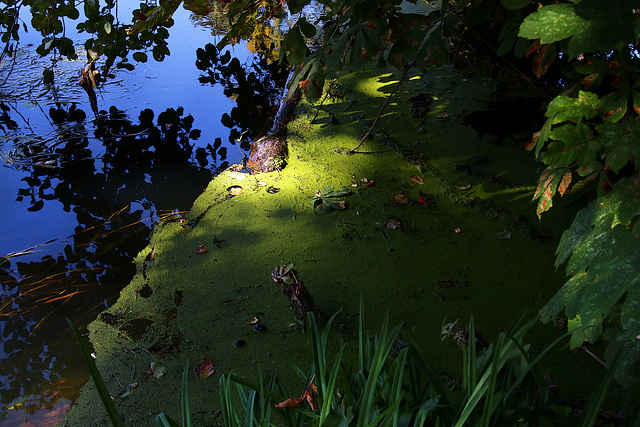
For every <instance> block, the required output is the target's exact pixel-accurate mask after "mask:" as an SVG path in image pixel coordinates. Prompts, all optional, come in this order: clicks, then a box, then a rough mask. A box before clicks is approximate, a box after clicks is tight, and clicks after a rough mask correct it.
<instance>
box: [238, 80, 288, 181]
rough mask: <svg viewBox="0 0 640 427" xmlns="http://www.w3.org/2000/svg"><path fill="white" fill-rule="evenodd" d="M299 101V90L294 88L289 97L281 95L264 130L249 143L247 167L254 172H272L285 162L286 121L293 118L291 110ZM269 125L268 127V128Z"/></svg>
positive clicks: (280, 167) (279, 168) (286, 150)
mask: <svg viewBox="0 0 640 427" xmlns="http://www.w3.org/2000/svg"><path fill="white" fill-rule="evenodd" d="M299 101H300V91H299V90H298V89H296V90H295V92H294V93H293V95H291V96H290V97H283V98H282V100H281V101H280V107H279V108H278V111H277V112H276V113H275V115H274V116H273V118H270V119H269V120H267V123H266V124H265V126H264V129H269V130H268V132H265V131H264V130H263V131H262V132H260V133H259V134H258V136H257V137H256V140H255V141H254V142H253V143H252V144H251V152H250V153H249V160H248V161H247V167H249V168H250V169H252V170H253V171H254V172H273V171H279V170H281V169H283V168H284V167H285V166H286V164H287V157H288V154H289V153H288V149H287V123H289V122H290V121H291V120H292V119H293V110H294V109H295V108H296V105H298V102H299ZM269 126H270V128H269Z"/></svg>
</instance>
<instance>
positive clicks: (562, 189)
mask: <svg viewBox="0 0 640 427" xmlns="http://www.w3.org/2000/svg"><path fill="white" fill-rule="evenodd" d="M569 184H571V171H568V172H567V173H565V174H564V176H563V177H562V181H560V185H558V193H560V195H561V196H564V194H565V193H567V189H568V188H569Z"/></svg>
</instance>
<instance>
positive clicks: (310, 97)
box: [289, 54, 324, 103]
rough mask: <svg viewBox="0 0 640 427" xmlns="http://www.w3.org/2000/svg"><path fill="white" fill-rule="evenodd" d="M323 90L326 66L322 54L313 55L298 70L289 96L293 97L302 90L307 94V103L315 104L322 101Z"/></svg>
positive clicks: (292, 81)
mask: <svg viewBox="0 0 640 427" xmlns="http://www.w3.org/2000/svg"><path fill="white" fill-rule="evenodd" d="M323 88H324V66H323V63H322V56H321V55H320V54H313V55H311V56H309V57H308V58H307V59H306V60H305V61H304V62H303V63H302V64H301V65H300V66H299V67H298V69H297V70H296V72H295V74H294V76H293V78H292V79H291V83H290V84H289V96H291V95H292V94H293V93H294V92H295V90H296V89H300V90H302V91H303V92H304V93H305V96H306V99H307V101H308V102H310V103H314V102H316V101H317V100H318V99H320V96H321V95H322V90H323Z"/></svg>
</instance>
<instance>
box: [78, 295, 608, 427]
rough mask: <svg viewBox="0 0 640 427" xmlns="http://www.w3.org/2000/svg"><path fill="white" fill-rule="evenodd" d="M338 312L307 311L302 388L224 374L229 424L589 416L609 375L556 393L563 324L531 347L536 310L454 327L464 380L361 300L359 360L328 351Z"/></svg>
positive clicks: (185, 414)
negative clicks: (489, 340)
mask: <svg viewBox="0 0 640 427" xmlns="http://www.w3.org/2000/svg"><path fill="white" fill-rule="evenodd" d="M334 318H335V316H334V317H333V318H331V319H330V320H329V322H328V324H327V326H326V327H325V328H324V329H322V328H321V326H320V325H319V324H318V322H317V321H316V319H315V317H314V315H313V313H307V317H306V322H307V330H308V334H309V339H310V342H311V351H312V355H313V362H312V363H311V366H310V367H309V368H308V369H307V370H306V371H303V370H301V369H300V368H298V367H296V366H293V367H292V368H293V369H294V370H295V372H296V373H297V375H298V376H299V377H300V379H301V383H302V384H304V386H305V387H306V390H305V391H304V393H303V394H302V395H301V396H300V398H296V397H292V396H296V395H295V394H291V393H289V392H288V391H287V390H286V387H285V385H284V384H283V383H282V382H281V381H280V380H279V379H278V373H277V370H274V371H273V372H272V373H271V375H268V376H265V377H262V378H260V380H259V382H258V383H254V382H251V381H248V380H246V379H244V378H242V377H239V376H237V375H235V374H233V373H229V374H225V375H223V376H222V377H221V378H220V398H221V403H222V415H223V418H224V424H225V426H227V427H238V426H270V425H284V426H290V427H299V426H322V427H331V426H358V427H359V426H381V427H386V426H394V427H396V426H455V427H460V426H564V425H571V426H573V425H581V426H593V425H596V422H597V416H598V412H599V409H600V407H601V405H602V403H603V400H604V397H605V396H606V394H607V391H608V388H609V385H610V382H611V374H610V373H611V372H613V370H612V369H610V370H609V371H608V373H607V374H606V376H605V378H604V381H603V383H602V386H601V387H600V389H599V390H598V391H597V392H596V393H595V395H594V396H593V397H592V398H591V399H590V401H589V402H588V403H587V405H586V408H585V409H584V411H575V410H574V409H575V405H574V402H573V401H572V400H570V399H569V398H567V397H566V396H565V397H563V396H559V395H557V393H556V392H555V391H554V390H552V389H551V388H550V387H548V385H547V384H546V382H545V381H544V378H543V376H542V375H541V374H540V373H539V372H537V369H536V368H537V365H538V363H539V362H540V360H541V359H542V358H543V357H544V355H545V354H546V353H547V352H548V351H549V350H550V349H551V348H552V347H553V346H554V345H556V344H557V343H558V342H560V341H561V340H563V339H565V338H566V337H567V334H565V335H564V336H562V337H560V338H558V339H557V340H556V341H555V342H554V343H552V344H551V345H550V346H549V347H547V348H546V349H545V350H543V351H542V352H539V353H536V356H535V357H534V356H533V353H532V352H531V351H530V347H529V345H527V344H525V343H524V337H525V335H526V333H527V332H528V331H529V330H530V329H531V327H532V326H533V325H534V324H535V323H536V322H537V319H533V320H531V321H529V322H526V323H523V322H521V321H520V322H518V323H517V324H516V325H515V326H514V327H512V328H511V329H510V330H508V331H505V332H501V333H500V334H499V336H498V339H497V340H496V342H495V343H493V344H490V345H486V346H485V345H479V344H478V340H477V339H476V336H477V335H476V331H475V325H474V321H473V318H471V320H470V322H469V327H468V328H466V329H463V330H459V331H458V334H457V336H458V343H459V345H460V348H461V353H462V361H463V363H462V369H461V372H460V373H459V377H460V379H459V381H451V377H450V376H447V375H443V373H442V372H440V371H439V370H438V369H437V368H436V367H434V365H432V364H431V363H430V361H429V359H428V357H427V356H426V355H425V354H424V352H422V351H421V349H420V348H419V347H418V346H416V345H414V344H413V343H415V342H417V341H416V340H415V338H414V337H413V336H412V332H411V331H410V330H408V329H407V328H404V329H403V325H398V326H396V327H394V328H390V327H389V324H388V321H387V319H385V321H384V322H383V325H382V327H381V330H380V332H379V333H376V334H374V333H370V332H368V331H367V330H366V328H365V318H364V310H363V309H362V305H361V309H360V322H359V333H358V340H359V342H358V362H357V366H351V365H349V364H348V363H346V362H345V361H344V360H343V355H344V351H345V346H344V345H343V346H342V347H341V348H340V349H339V350H338V351H337V354H336V355H335V357H334V358H333V360H329V359H328V351H327V343H328V340H329V335H330V328H331V324H332V322H333V320H334ZM74 330H75V331H76V334H77V337H78V340H79V342H80V345H81V348H82V349H83V350H82V351H83V356H84V357H85V361H86V362H87V364H88V366H89V370H90V373H91V377H92V379H93V380H94V382H95V383H96V386H97V389H98V393H99V394H100V396H101V399H102V402H103V404H104V406H105V408H106V409H107V413H108V414H109V417H110V419H111V422H112V423H113V425H114V426H118V425H122V421H121V418H120V417H119V416H118V414H117V411H116V409H115V406H114V405H113V402H112V401H111V398H110V397H109V394H108V392H107V390H106V388H105V387H104V385H102V387H101V386H100V384H101V383H102V379H101V378H100V374H99V372H98V371H97V369H96V368H95V364H94V363H93V360H92V359H91V357H90V355H89V351H88V350H87V348H86V344H84V342H83V341H82V340H81V339H80V335H79V333H77V330H76V329H75V328H74ZM401 330H402V334H403V335H402V339H400V331H401ZM187 376H188V370H187V367H185V371H184V374H183V381H182V398H181V399H182V424H183V426H185V427H189V426H191V420H190V418H189V404H188V396H187ZM234 389H235V392H234ZM298 393H299V390H298ZM199 398H207V399H208V398H209V396H200V397H199ZM234 402H235V405H237V404H238V402H239V403H240V406H241V408H236V407H235V406H234ZM578 412H580V413H581V415H580V416H578V415H577V413H578ZM156 422H157V424H158V425H159V426H160V427H166V426H171V427H174V426H179V424H178V423H177V422H176V421H174V420H172V419H171V418H169V417H168V416H167V415H165V414H164V413H162V414H160V415H158V417H156Z"/></svg>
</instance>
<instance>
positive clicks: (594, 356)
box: [580, 345, 607, 368]
mask: <svg viewBox="0 0 640 427" xmlns="http://www.w3.org/2000/svg"><path fill="white" fill-rule="evenodd" d="M580 350H584V351H585V352H586V353H587V354H588V355H589V356H591V357H593V358H594V359H596V360H597V361H598V362H599V363H600V364H601V365H602V366H604V367H605V368H606V367H607V364H606V363H604V362H603V361H602V359H600V358H599V357H598V356H596V355H595V354H593V352H592V351H591V350H589V349H588V348H587V347H585V346H584V345H581V346H580Z"/></svg>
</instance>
